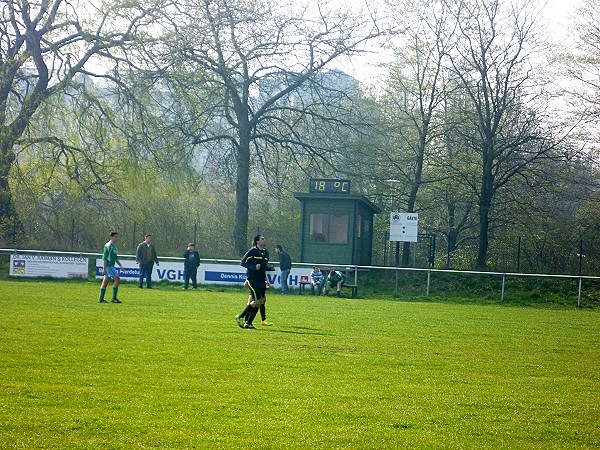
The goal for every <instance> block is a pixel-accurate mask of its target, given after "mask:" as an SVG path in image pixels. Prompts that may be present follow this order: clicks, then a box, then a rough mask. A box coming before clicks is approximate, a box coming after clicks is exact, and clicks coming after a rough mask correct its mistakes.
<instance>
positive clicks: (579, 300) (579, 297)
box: [577, 277, 583, 308]
mask: <svg viewBox="0 0 600 450" xmlns="http://www.w3.org/2000/svg"><path fill="white" fill-rule="evenodd" d="M582 282H583V278H582V277H579V292H578V294H577V307H578V308H581V285H582Z"/></svg>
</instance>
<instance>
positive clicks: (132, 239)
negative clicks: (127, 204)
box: [131, 220, 137, 253]
mask: <svg viewBox="0 0 600 450" xmlns="http://www.w3.org/2000/svg"><path fill="white" fill-rule="evenodd" d="M136 227H137V223H136V221H135V220H134V221H133V237H132V238H131V249H132V250H133V252H134V253H135V234H136V233H137V231H136Z"/></svg>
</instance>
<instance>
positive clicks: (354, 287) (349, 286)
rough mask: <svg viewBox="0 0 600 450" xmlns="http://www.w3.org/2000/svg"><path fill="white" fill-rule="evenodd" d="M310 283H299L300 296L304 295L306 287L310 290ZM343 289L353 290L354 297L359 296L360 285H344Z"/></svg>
mask: <svg viewBox="0 0 600 450" xmlns="http://www.w3.org/2000/svg"><path fill="white" fill-rule="evenodd" d="M310 284H311V283H310V281H301V282H300V283H299V289H298V293H299V294H300V295H303V294H304V289H306V287H307V286H308V288H309V289H310ZM343 288H350V289H352V297H356V296H357V295H358V284H350V283H344V285H343V286H342V289H343ZM323 290H325V286H323Z"/></svg>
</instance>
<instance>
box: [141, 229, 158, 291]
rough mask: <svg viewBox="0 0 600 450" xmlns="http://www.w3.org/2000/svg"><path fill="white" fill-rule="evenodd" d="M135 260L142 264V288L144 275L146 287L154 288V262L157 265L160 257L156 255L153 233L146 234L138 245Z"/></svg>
mask: <svg viewBox="0 0 600 450" xmlns="http://www.w3.org/2000/svg"><path fill="white" fill-rule="evenodd" d="M135 262H136V263H137V264H139V266H140V280H139V283H138V287H139V288H140V289H141V288H142V286H143V285H144V277H145V278H146V287H147V288H148V289H152V267H153V266H154V263H156V265H157V266H159V265H160V264H159V263H158V258H157V256H156V248H154V244H152V235H151V234H147V235H146V236H144V240H143V241H142V242H140V245H138V248H137V252H136V253H135Z"/></svg>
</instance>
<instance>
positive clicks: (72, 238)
mask: <svg viewBox="0 0 600 450" xmlns="http://www.w3.org/2000/svg"><path fill="white" fill-rule="evenodd" d="M74 243H75V219H71V251H72V250H73V245H74Z"/></svg>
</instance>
